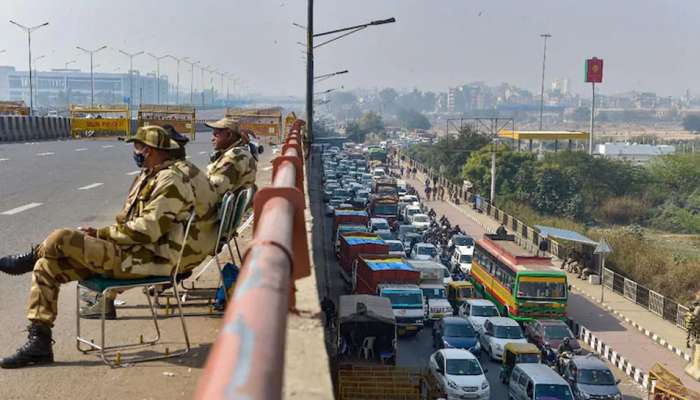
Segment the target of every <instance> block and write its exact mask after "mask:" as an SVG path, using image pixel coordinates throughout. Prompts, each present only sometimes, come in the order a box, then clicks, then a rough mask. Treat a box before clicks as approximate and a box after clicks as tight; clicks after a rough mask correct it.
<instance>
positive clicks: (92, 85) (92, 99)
mask: <svg viewBox="0 0 700 400" xmlns="http://www.w3.org/2000/svg"><path fill="white" fill-rule="evenodd" d="M76 48H77V49H78V50H81V51H84V52H85V53H87V54H89V55H90V107H94V106H95V73H94V64H93V61H94V56H95V53H98V52H100V51H102V50H104V49H106V48H107V46H102V47H99V48H97V49H95V50H87V49H84V48H82V47H80V46H76Z"/></svg>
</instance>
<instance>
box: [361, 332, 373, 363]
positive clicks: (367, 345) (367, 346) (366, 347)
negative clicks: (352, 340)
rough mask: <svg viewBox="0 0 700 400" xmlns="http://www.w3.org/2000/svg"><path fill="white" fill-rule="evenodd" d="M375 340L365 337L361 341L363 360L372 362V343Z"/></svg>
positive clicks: (371, 337)
mask: <svg viewBox="0 0 700 400" xmlns="http://www.w3.org/2000/svg"><path fill="white" fill-rule="evenodd" d="M375 340H376V338H375V337H374V336H367V337H366V338H365V339H364V340H363V341H362V349H361V351H362V357H364V359H365V360H373V359H374V341H375Z"/></svg>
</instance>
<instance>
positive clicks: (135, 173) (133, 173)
mask: <svg viewBox="0 0 700 400" xmlns="http://www.w3.org/2000/svg"><path fill="white" fill-rule="evenodd" d="M140 173H141V170H138V171H131V172H127V173H126V174H127V175H129V176H134V175H138V174H140Z"/></svg>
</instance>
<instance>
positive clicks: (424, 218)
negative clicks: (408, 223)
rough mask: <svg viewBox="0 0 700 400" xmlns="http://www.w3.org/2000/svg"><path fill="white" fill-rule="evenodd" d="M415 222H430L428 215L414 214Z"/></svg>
mask: <svg viewBox="0 0 700 400" xmlns="http://www.w3.org/2000/svg"><path fill="white" fill-rule="evenodd" d="M413 222H428V217H427V216H426V215H415V216H413Z"/></svg>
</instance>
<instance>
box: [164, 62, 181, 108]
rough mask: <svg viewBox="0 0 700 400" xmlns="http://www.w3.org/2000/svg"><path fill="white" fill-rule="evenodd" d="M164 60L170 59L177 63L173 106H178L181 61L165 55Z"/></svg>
mask: <svg viewBox="0 0 700 400" xmlns="http://www.w3.org/2000/svg"><path fill="white" fill-rule="evenodd" d="M163 57H166V58H171V59H173V60H175V61H176V62H177V73H176V75H177V78H176V83H175V104H180V61H182V59H181V58H177V57H175V56H172V55H170V54H166V55H165V56H163Z"/></svg>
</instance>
